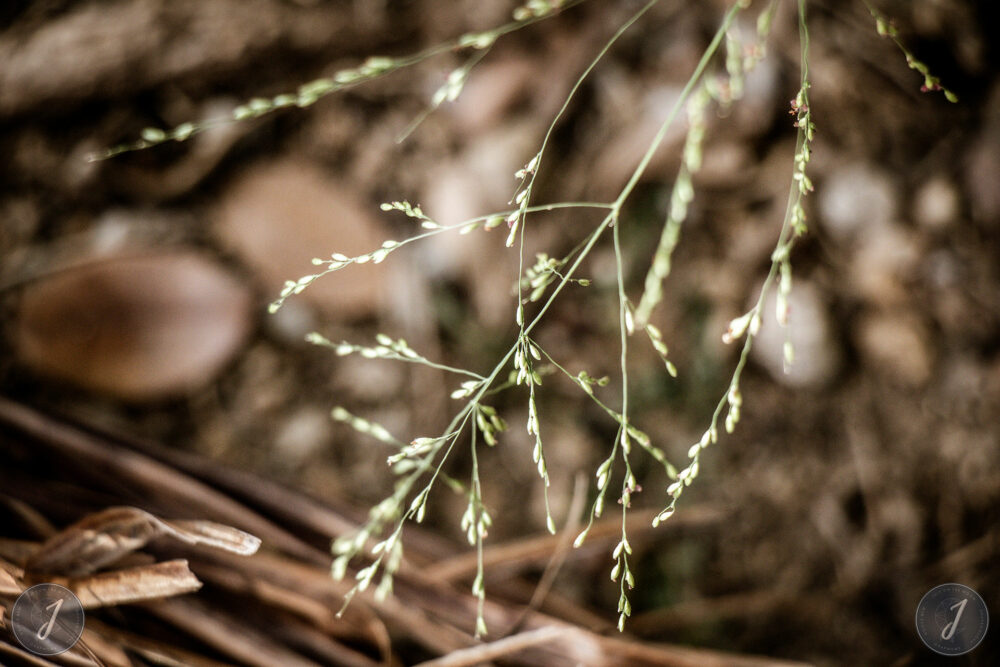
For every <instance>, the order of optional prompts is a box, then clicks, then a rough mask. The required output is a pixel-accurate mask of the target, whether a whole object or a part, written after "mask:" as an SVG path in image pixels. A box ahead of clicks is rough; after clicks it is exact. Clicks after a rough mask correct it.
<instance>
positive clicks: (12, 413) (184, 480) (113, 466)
mask: <svg viewBox="0 0 1000 667" xmlns="http://www.w3.org/2000/svg"><path fill="white" fill-rule="evenodd" d="M0 423H5V424H7V425H8V426H12V427H14V428H16V429H17V430H19V431H21V432H22V433H25V434H27V435H29V436H31V437H32V438H33V439H35V440H37V441H38V442H39V444H41V445H43V446H46V447H49V448H54V449H57V450H58V451H60V452H64V453H65V454H66V455H67V456H69V457H72V458H73V460H74V462H75V463H76V464H77V465H79V466H80V467H81V468H82V469H87V468H90V469H93V470H104V471H107V473H108V474H110V475H114V476H115V482H116V483H118V484H121V483H123V480H128V482H129V483H131V484H132V485H133V486H134V487H136V488H137V489H138V490H141V491H142V492H143V493H145V494H147V495H148V497H150V498H161V499H162V498H169V499H171V500H173V501H174V502H175V503H179V504H181V505H183V506H184V507H187V508H195V507H196V508H198V510H199V512H200V513H201V514H202V516H206V517H212V518H215V519H218V520H220V521H223V522H225V523H228V524H232V525H236V526H239V527H240V528H242V529H244V530H246V531H248V532H250V533H251V534H253V535H256V536H258V537H260V538H261V539H263V540H265V541H266V542H268V543H269V544H270V545H271V546H272V547H277V548H279V549H283V550H286V551H288V552H289V553H293V554H295V555H296V556H297V557H299V558H302V559H304V560H308V561H310V562H314V563H326V562H328V557H327V556H326V555H325V554H324V553H323V552H321V551H318V550H317V549H315V548H313V547H311V546H309V545H307V544H305V543H304V542H302V540H300V539H299V538H298V537H296V536H295V535H292V534H291V533H289V532H287V531H285V530H284V529H282V528H281V527H279V526H277V525H276V524H274V523H273V522H271V521H268V520H267V519H265V518H264V517H262V516H260V515H259V514H257V513H256V512H253V511H251V510H250V509H248V508H247V507H245V506H244V505H242V504H240V503H238V502H236V501H234V500H233V499H232V498H230V497H229V496H226V495H224V494H222V493H220V492H218V491H216V490H215V489H213V488H211V487H209V486H208V485H206V484H203V483H201V482H199V481H197V480H194V479H192V478H191V477H189V476H187V475H185V474H183V473H180V472H178V471H177V470H175V469H173V468H171V467H170V466H167V465H164V464H162V463H159V462H157V461H155V460H153V459H151V458H149V457H148V456H145V455H143V454H139V453H136V452H133V451H129V450H127V449H125V448H123V447H121V446H117V445H113V444H111V443H108V442H105V441H102V440H100V439H99V438H97V437H95V436H92V435H89V434H86V433H83V432H81V431H79V430H78V429H74V428H72V427H69V426H66V425H64V424H61V423H58V422H56V421H54V420H52V419H49V418H47V417H46V416H44V415H42V414H41V413H39V412H36V411H35V410H32V409H30V408H27V407H25V406H23V405H20V404H17V403H14V402H12V401H9V400H7V399H5V398H2V397H0Z"/></svg>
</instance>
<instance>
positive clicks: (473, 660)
mask: <svg viewBox="0 0 1000 667" xmlns="http://www.w3.org/2000/svg"><path fill="white" fill-rule="evenodd" d="M569 632H572V630H571V629H570V628H566V627H556V626H554V625H549V626H545V627H543V628H539V629H537V630H531V631H530V632H522V633H520V634H516V635H511V636H510V637H506V638H504V639H498V640H497V641H495V642H490V643H488V644H480V645H479V646H472V647H469V648H466V649H462V650H460V651H453V652H452V653H449V654H448V655H445V656H442V657H440V658H436V659H434V660H428V661H426V662H422V663H420V664H419V665H418V666H417V667H468V666H469V665H479V664H481V663H484V662H486V661H487V660H494V659H496V658H503V657H506V656H510V655H513V654H515V653H519V652H520V651H523V650H524V649H525V648H527V647H529V646H535V645H537V644H542V643H545V642H550V641H552V640H553V639H555V638H556V637H561V636H564V635H566V634H567V633H569Z"/></svg>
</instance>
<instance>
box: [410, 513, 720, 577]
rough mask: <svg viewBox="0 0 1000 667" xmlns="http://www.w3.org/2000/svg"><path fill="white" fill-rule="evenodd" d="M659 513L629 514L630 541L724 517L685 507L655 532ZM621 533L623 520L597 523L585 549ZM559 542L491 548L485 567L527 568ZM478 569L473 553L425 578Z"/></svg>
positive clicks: (543, 539) (427, 571)
mask: <svg viewBox="0 0 1000 667" xmlns="http://www.w3.org/2000/svg"><path fill="white" fill-rule="evenodd" d="M658 513H659V510H655V511H654V510H638V511H636V512H633V513H632V514H630V515H629V518H628V520H627V530H628V533H629V539H630V540H631V541H632V542H636V541H637V540H639V539H641V536H642V535H644V534H647V533H649V532H652V531H653V530H670V529H674V530H680V529H684V528H694V527H701V526H706V525H711V524H714V523H716V522H718V520H719V519H720V518H721V517H722V512H721V511H720V510H718V509H716V508H713V507H699V506H694V507H686V508H684V509H682V510H680V511H678V513H677V514H675V515H674V516H672V517H671V518H670V521H668V522H666V523H665V524H663V526H661V527H660V528H657V529H654V528H653V527H652V521H653V518H654V517H655V516H656V515H657V514H658ZM621 531H622V522H621V519H620V518H616V517H611V518H607V519H602V520H600V521H597V522H596V523H594V525H593V527H592V528H591V529H590V532H589V533H588V534H587V542H586V543H584V547H586V546H587V545H590V546H591V547H592V548H593V547H594V545H595V544H600V545H602V546H603V542H605V541H608V540H617V539H620V538H621ZM560 539H561V535H547V534H546V535H539V536H535V537H528V538H525V539H522V540H515V541H511V542H507V543H505V544H499V545H496V546H488V547H486V548H485V549H484V550H483V564H484V566H486V567H489V566H497V565H504V566H508V567H521V568H523V567H527V566H529V565H533V564H536V563H539V562H542V561H544V560H546V559H548V558H549V557H550V556H551V555H552V553H553V552H554V551H555V550H556V548H557V546H558V544H559V541H560ZM582 548H583V547H581V549H582ZM477 567H478V564H477V560H476V553H475V552H474V551H472V552H467V553H463V554H460V555H458V556H455V557H453V558H449V559H447V560H443V561H440V562H438V563H435V564H433V565H431V566H429V567H426V568H423V574H424V576H425V577H427V578H428V579H432V580H437V581H457V580H461V579H466V578H469V577H472V576H474V575H475V573H476V568H477Z"/></svg>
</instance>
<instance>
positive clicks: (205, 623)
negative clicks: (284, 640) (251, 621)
mask: <svg viewBox="0 0 1000 667" xmlns="http://www.w3.org/2000/svg"><path fill="white" fill-rule="evenodd" d="M137 606H139V607H141V608H143V609H145V610H146V611H148V612H149V613H151V614H152V615H154V616H156V617H157V618H160V619H162V620H164V621H166V622H168V623H170V624H171V625H173V626H174V627H176V628H178V629H180V630H183V631H184V632H186V633H187V634H189V635H191V636H192V637H195V638H197V639H199V640H200V641H202V642H204V643H205V644H208V645H209V646H211V647H213V648H214V649H216V650H218V651H221V652H222V653H223V654H225V655H227V656H229V657H230V658H231V659H232V660H234V661H237V662H240V663H243V664H247V665H254V666H255V667H256V666H259V667H274V665H282V667H307V666H311V665H314V664H316V663H314V662H313V661H312V660H307V659H306V658H304V657H302V656H301V655H299V654H298V653H295V652H293V651H291V650H289V649H287V648H285V647H284V646H282V645H280V644H278V643H277V642H274V641H271V640H270V639H266V638H265V637H264V636H263V635H261V634H260V633H257V632H254V631H252V630H251V628H250V627H249V626H248V625H247V624H246V623H245V622H243V621H242V620H241V621H239V622H238V621H236V620H235V619H233V618H231V617H230V616H229V615H228V614H226V613H224V612H223V611H222V610H220V609H218V608H212V609H210V608H209V607H208V606H207V605H206V604H205V603H203V602H201V601H199V600H196V599H192V598H171V599H168V600H160V601H159V602H154V603H143V604H141V605H137ZM237 613H239V612H238V611H237Z"/></svg>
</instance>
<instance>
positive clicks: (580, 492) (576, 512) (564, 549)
mask: <svg viewBox="0 0 1000 667" xmlns="http://www.w3.org/2000/svg"><path fill="white" fill-rule="evenodd" d="M586 484H587V478H586V477H585V476H584V475H583V474H582V473H581V474H577V476H576V479H575V480H574V481H573V493H572V496H571V498H570V503H569V512H567V516H568V517H569V518H568V520H567V522H566V525H565V526H564V527H563V529H562V531H561V532H560V534H559V536H558V537H559V540H558V541H557V542H556V545H555V551H554V552H553V554H552V556H551V558H549V562H548V564H547V565H546V566H545V570H544V571H543V572H542V577H541V579H539V580H538V586H537V587H536V588H535V592H534V593H532V595H531V599H530V600H529V601H528V604H527V606H526V607H525V608H524V609H523V610H522V611H521V614H520V615H519V616H518V617H517V619H516V620H515V621H514V625H513V626H511V628H510V629H508V630H507V632H505V633H504V635H510V634H514V633H515V632H518V631H519V630H520V629H521V624H522V623H523V622H524V619H525V618H527V616H528V614H529V613H531V612H533V611H534V610H536V609H538V608H539V606H541V603H542V601H543V600H545V598H546V596H548V594H549V591H550V590H551V589H552V584H553V583H555V580H556V575H558V574H559V570H560V569H561V568H562V566H563V563H565V562H566V556H567V555H568V554H569V551H570V547H571V545H572V544H573V539H574V538H575V537H576V533H577V530H579V528H580V515H581V513H582V512H583V502H584V500H585V499H586V493H585V491H586Z"/></svg>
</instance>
